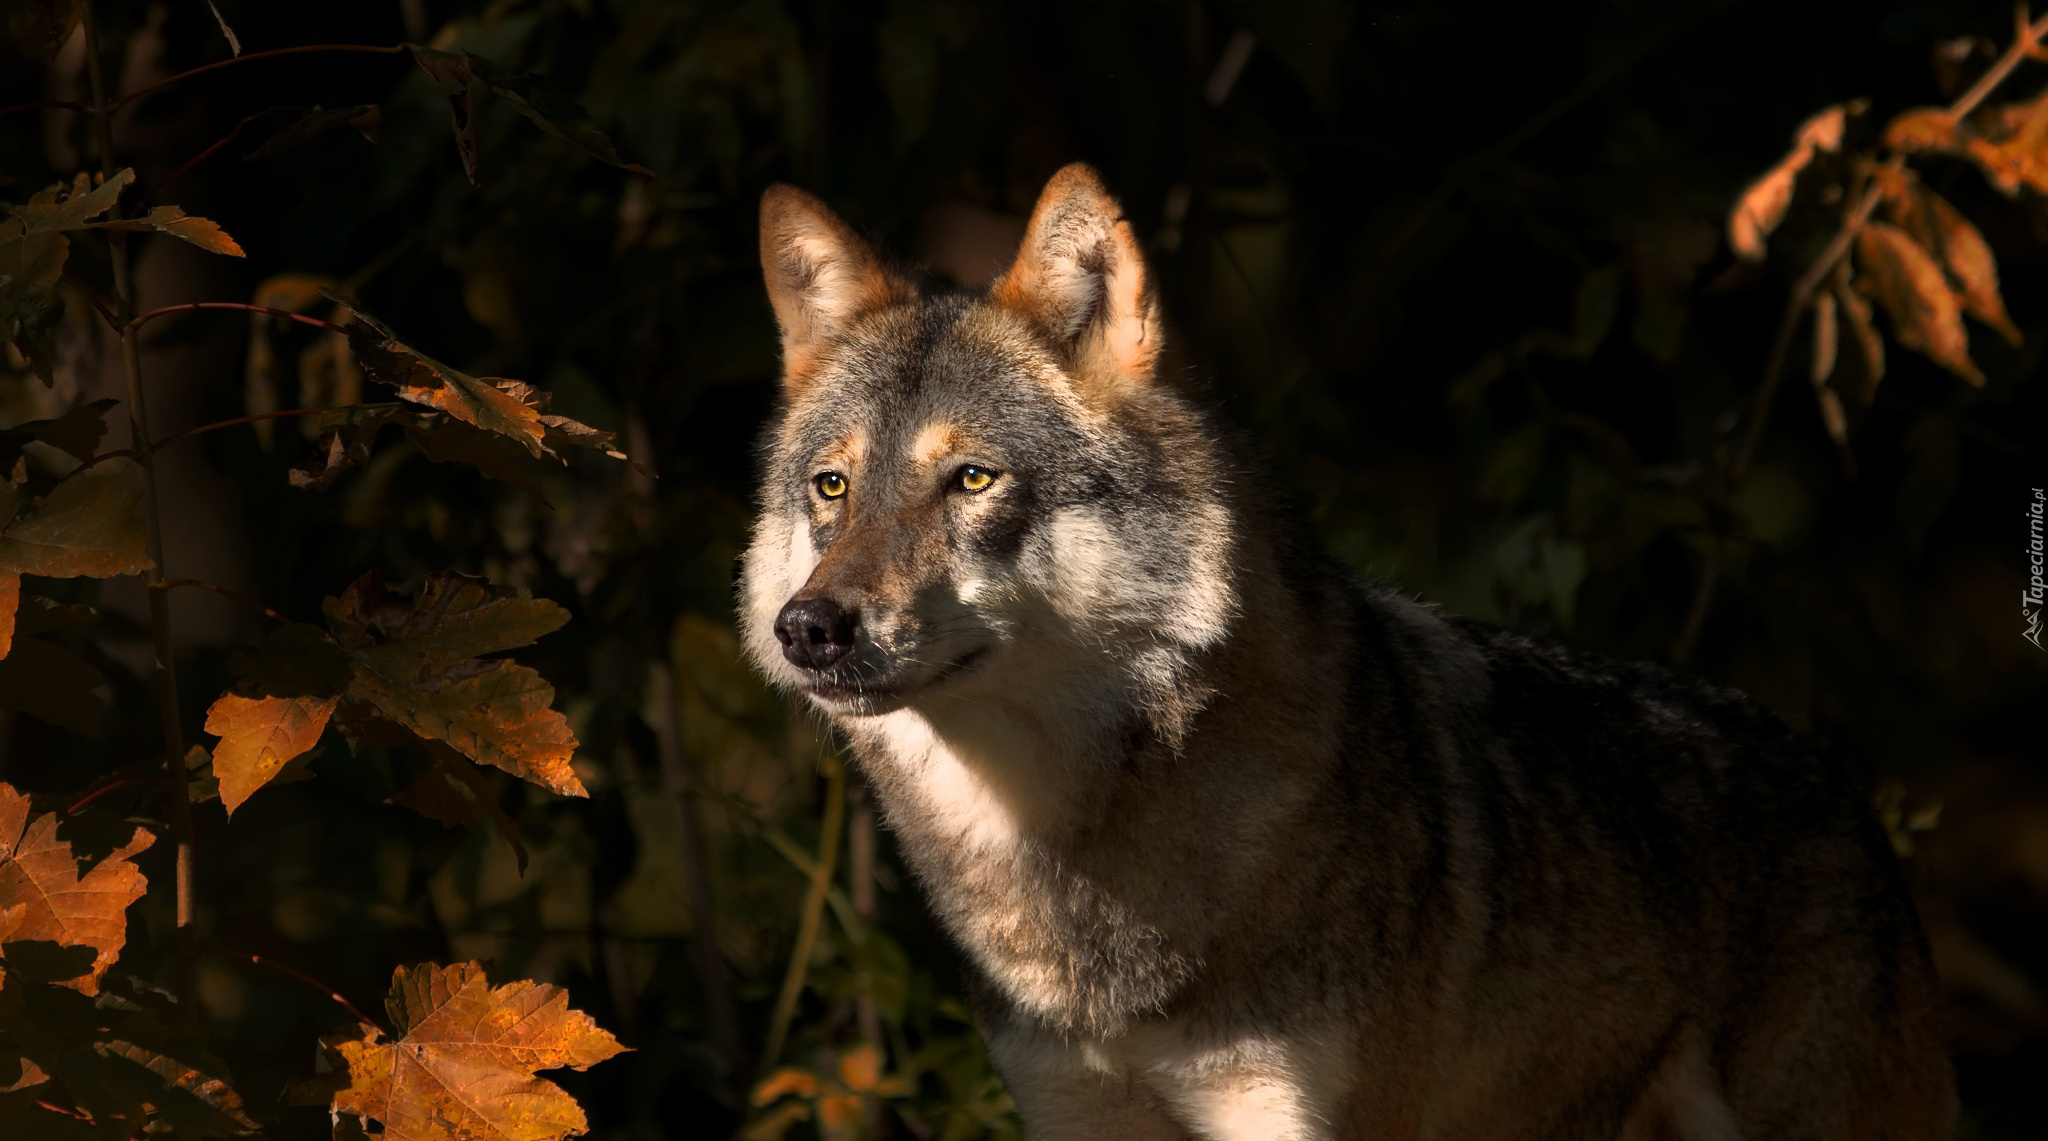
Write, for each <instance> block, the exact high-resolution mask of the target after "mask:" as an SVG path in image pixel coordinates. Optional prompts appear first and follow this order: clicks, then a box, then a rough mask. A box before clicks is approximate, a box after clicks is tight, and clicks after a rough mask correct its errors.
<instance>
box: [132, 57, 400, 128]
mask: <svg viewBox="0 0 2048 1141" xmlns="http://www.w3.org/2000/svg"><path fill="white" fill-rule="evenodd" d="M404 50H405V45H404V44H397V45H394V46H392V47H388V48H384V47H378V46H376V45H374V44H301V45H300V46H298V47H295V48H272V49H271V50H269V51H260V52H250V53H249V54H248V55H242V56H236V57H235V58H233V59H224V60H221V61H220V62H218V63H209V64H206V65H205V66H203V67H195V68H193V69H192V70H190V71H181V72H179V73H178V74H176V75H173V76H171V77H170V78H169V79H165V80H162V81H160V82H157V83H152V84H150V85H149V86H148V87H143V88H139V89H137V90H134V91H130V92H129V93H127V94H126V95H123V96H121V97H120V98H119V99H116V100H114V102H113V104H112V105H111V106H109V107H108V108H107V110H109V111H118V110H120V109H121V108H122V107H125V106H127V105H128V104H130V103H133V102H134V101H136V100H137V99H140V98H142V97H143V96H145V95H153V94H155V93H156V92H159V91H162V90H163V89H164V88H166V87H169V86H170V85H172V84H174V83H182V82H184V81H185V80H187V79H190V78H192V77H193V76H195V75H204V74H206V73H207V72H209V71H219V70H220V69H221V68H223V67H233V66H235V65H236V64H238V63H253V62H255V61H256V60H259V59H274V58H276V57H278V56H284V55H304V54H305V53H307V52H372V53H375V54H377V55H397V54H398V53H400V52H402V51H404ZM93 102H95V103H97V102H99V97H98V96H97V95H95V96H94V97H93Z"/></svg>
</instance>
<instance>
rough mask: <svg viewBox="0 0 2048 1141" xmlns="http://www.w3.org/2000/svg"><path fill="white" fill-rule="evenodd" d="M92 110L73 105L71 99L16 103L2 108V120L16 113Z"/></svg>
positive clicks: (81, 104) (80, 104)
mask: <svg viewBox="0 0 2048 1141" xmlns="http://www.w3.org/2000/svg"><path fill="white" fill-rule="evenodd" d="M91 109H92V108H90V107H87V106H86V105H85V104H83V103H73V102H72V101H70V100H69V99H38V100H36V101H35V102H34V103H16V104H15V105H14V106H12V107H0V118H4V117H6V116H8V115H12V114H14V113H15V112H16V111H90V110H91Z"/></svg>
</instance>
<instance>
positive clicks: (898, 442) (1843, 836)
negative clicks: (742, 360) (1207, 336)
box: [739, 165, 1953, 1141]
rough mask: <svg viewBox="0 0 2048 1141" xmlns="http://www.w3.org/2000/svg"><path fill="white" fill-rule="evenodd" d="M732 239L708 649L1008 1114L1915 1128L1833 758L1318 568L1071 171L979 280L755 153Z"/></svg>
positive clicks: (1495, 1135) (1184, 1124)
mask: <svg viewBox="0 0 2048 1141" xmlns="http://www.w3.org/2000/svg"><path fill="white" fill-rule="evenodd" d="M761 262H762V268H763V271H764V273H765V276H766V279H767V287H768V298H769V302H770V304H771V307H772V308H773V310H774V314H775V318H776V321H777V324H778V326H779V328H780V332H781V350H782V379H781V389H780V399H779V404H778V407H777V409H776V411H775V412H774V414H773V417H772V420H771V422H770V423H769V425H768V427H767V429H766V434H765V440H764V444H763V446H762V483H761V493H760V503H759V512H760V513H759V518H758V521H757V523H756V526H755V528H754V531H753V535H752V540H751V545H750V547H749V549H748V550H747V551H746V553H745V554H744V556H743V558H742V562H741V571H740V582H739V596H740V597H739V621H740V624H741V627H742V631H743V640H744V643H745V646H746V652H747V654H748V656H749V657H750V658H751V659H752V661H753V663H754V664H755V666H756V667H757V668H758V669H759V670H760V671H761V672H762V673H763V674H764V675H766V677H767V678H768V679H769V680H770V681H771V682H773V683H774V684H775V685H777V686H780V687H782V688H784V689H786V690H788V691H791V692H793V693H795V694H798V695H801V697H800V700H801V701H804V702H807V703H809V704H810V705H812V706H814V707H815V708H816V709H817V710H819V711H821V712H822V713H823V714H825V715H826V716H828V717H829V718H830V720H831V722H832V723H833V724H834V725H836V726H837V727H838V729H839V730H841V731H842V732H843V733H844V735H845V739H846V740H847V742H848V743H849V745H850V748H851V752H852V754H853V756H854V758H855V760H856V762H857V764H858V766H859V768H860V770H861V771H862V772H863V774H864V775H865V777H866V779H867V780H868V781H869V782H870V784H871V785H872V786H873V788H874V790H875V794H876V796H877V798H878V800H879V802H880V804H881V806H882V809H883V813H884V819H885V821H886V822H887V824H888V826H889V827H891V828H892V829H893V830H894V831H895V833H896V834H897V837H898V840H899V846H900V849H901V851H902V852H903V854H904V858H905V860H906V862H907V863H908V864H909V865H910V867H911V869H912V870H913V871H914V873H915V874H916V876H917V878H918V879H919V880H920V881H921V882H922V884H923V887H924V889H925V891H926V893H927V895H928V897H929V901H930V905H931V906H932V908H933V909H934V910H935V912H936V914H937V916H938V918H939V919H940V921H941V922H942V924H943V925H944V927H945V928H946V930H947V931H948V932H949V933H950V934H951V936H952V937H953V939H955V940H956V941H957V942H958V944H959V946H960V947H961V948H962V949H963V951H964V956H963V957H964V959H965V961H966V963H967V965H968V968H969V970H970V973H971V975H972V977H973V981H972V987H973V990H974V994H973V996H972V997H973V1002H974V1006H975V1009H976V1011H977V1018H978V1019H979V1021H980V1025H981V1030H982V1033H983V1034H984V1036H985V1038H986V1040H987V1043H988V1047H989V1051H990V1056H991V1058H992V1060H993V1062H994V1064H995V1066H996V1068H997V1069H998V1071H999V1072H1000V1074H1001V1075H1002V1077H1003V1079H1004V1081H1005V1082H1006V1083H1007V1085H1008V1087H1009V1089H1010V1091H1011V1093H1012V1094H1013V1096H1014V1097H1015V1100H1016V1103H1017V1105H1018V1107H1019V1110H1020V1112H1021V1114H1022V1116H1023V1120H1024V1123H1025V1127H1026V1129H1027V1131H1028V1132H1029V1134H1030V1135H1031V1136H1032V1137H1034V1138H1037V1139H1040V1141H1064V1139H1081V1138H1108V1139H1112V1141H1165V1139H1169V1138H1171V1139H1180V1138H1197V1137H1199V1138H1211V1139H1215V1141H1226V1139H1228V1141H1240V1139H1242V1141H1254V1139H1255V1141H1288V1139H1297V1141H1305V1139H1324V1138H1327V1139H1335V1138H1485V1139H1489V1141H1492V1139H1510V1138H1529V1139H1541V1138H1548V1139H1558V1141H1565V1139H1571V1141H1577V1139H1582V1138H1600V1139H1610V1138H1619V1139H1624V1141H1652V1139H1680V1141H1735V1139H1737V1138H1747V1139H1752V1141H1764V1139H1770V1141H1777V1139H1783V1141H1792V1139H1804V1138H1816V1139H1818V1138H1831V1139H1849V1138H1854V1139H1858V1141H1876V1139H1909V1138H1910V1139H1914V1141H1922V1139H1927V1138H1936V1137H1945V1136H1948V1135H1949V1133H1950V1131H1951V1121H1952V1117H1953V1095H1952V1092H1951V1081H1950V1076H1949V1068H1948V1061H1947V1057H1946V1053H1945V1048H1944V1045H1943V1028H1942V1019H1941V1014H1940V1000H1939V996H1938V993H1937V990H1936V983H1935V979H1934V976H1933V972H1932V970H1931V968H1930V965H1929V958H1928V951H1927V947H1926V944H1925V940H1924V938H1923V935H1922V933H1921V931H1920V928H1919V926H1918V920H1917V918H1916V915H1915V913H1914V910H1913V906H1912V903H1911V901H1910V899H1909V897H1908V895H1907V893H1906V891H1905V889H1904V887H1903V885H1902V882H1901V876H1900V873H1899V870H1898V868H1897V866H1896V862H1895V857H1894V855H1893V853H1892V851H1891V849H1890V847H1889V844H1888V840H1887V838H1886V835H1885V833H1884V832H1883V830H1882V829H1881V828H1880V827H1879V826H1878V825H1877V824H1876V823H1875V822H1874V820H1873V818H1872V814H1871V812H1870V810H1869V808H1868V801H1867V798H1866V797H1865V796H1864V795H1863V793H1862V791H1861V790H1860V789H1859V787H1858V783H1857V781H1856V779H1855V778H1854V775H1853V774H1852V773H1850V772H1848V771H1846V770H1845V769H1844V768H1842V767H1839V766H1837V765H1836V764H1833V763H1830V762H1829V761H1826V760H1824V759H1821V758H1818V757H1816V756H1815V755H1814V754H1813V753H1812V752H1811V751H1809V750H1808V749H1806V748H1804V747H1802V746H1801V744H1800V743H1799V742H1798V741H1797V740H1796V739H1795V738H1794V737H1793V736H1792V735H1791V734H1790V732H1789V731H1788V730H1787V729H1786V728H1785V727H1784V726H1783V725H1781V724H1780V723H1779V722H1778V721H1776V720H1775V719H1773V718H1772V717H1771V716H1770V715H1768V714H1767V713H1765V712H1763V711H1762V710H1761V709H1759V708H1758V707H1757V706H1755V705H1753V704H1751V703H1750V702H1749V701H1747V700H1745V699H1744V698H1743V697H1741V696H1740V695H1738V694H1735V693H1731V692H1728V691H1724V690H1716V689H1712V688H1708V687H1706V686H1704V685H1702V684H1698V683H1695V682H1691V681H1686V680H1683V679H1681V678H1678V677H1676V676H1673V675H1672V674H1669V673H1666V672H1664V671H1662V670H1660V669H1658V668H1655V667H1652V666H1647V665H1631V664H1623V663H1617V662H1611V661H1604V660H1600V659H1597V658H1594V657H1590V656H1585V655H1581V654H1578V653H1574V652H1572V651H1570V650H1567V649H1563V648H1560V647H1558V646H1555V645H1550V644H1546V643H1543V642H1539V641H1535V640H1531V639H1529V638H1525V637H1521V636H1517V635H1515V634H1512V633H1507V632H1503V631H1501V630H1498V629H1493V628H1489V627H1487V626H1484V625H1480V624H1476V623H1473V622H1467V621H1460V620H1456V619H1454V618H1451V617H1447V616H1445V615H1444V614H1442V613H1440V612H1438V611H1437V610H1435V609H1433V608H1431V607H1428V606H1425V605H1421V604H1418V603H1416V602H1414V601H1411V600H1410V599H1408V598H1406V597H1404V596H1402V595H1401V594H1399V593H1398V592H1396V591H1394V590H1392V589H1390V588H1388V587H1386V586H1383V585H1377V584H1374V583H1371V582H1362V581H1359V580H1357V579H1355V578H1354V577H1353V576H1351V575H1349V574H1347V573H1345V572H1344V571H1342V570H1341V569H1339V568H1338V567H1337V566H1336V565H1335V564H1334V563H1333V562H1332V561H1330V560H1329V559H1328V558H1326V557H1325V556H1324V555H1323V554H1321V553H1320V552H1319V551H1318V550H1317V548H1316V546H1315V544H1314V543H1313V542H1311V541H1310V539H1309V538H1308V537H1307V536H1306V533H1305V529H1304V528H1303V527H1301V526H1299V525H1298V524H1296V523H1294V522H1291V520H1292V518H1293V516H1292V515H1291V513H1290V512H1289V511H1287V510H1285V509H1284V507H1283V505H1282V504H1280V503H1279V501H1278V497H1277V496H1275V495H1274V494H1273V493H1272V492H1271V491H1269V490H1268V489H1267V486H1266V484H1265V483H1264V482H1263V481H1262V480H1261V479H1260V478H1259V477H1258V475H1257V471H1256V468H1255V467H1254V466H1253V465H1252V464H1251V462H1250V461H1249V460H1248V459H1247V458H1245V456H1246V453H1245V451H1244V449H1242V448H1239V447H1237V446H1235V445H1233V444H1231V443H1230V442H1229V441H1230V439H1231V437H1230V435H1229V433H1228V432H1226V431H1225V430H1224V429H1222V428H1221V427H1220V426H1219V423H1218V421H1217V419H1216V418H1215V417H1214V416H1213V415H1212V414H1211V413H1210V412H1209V411H1206V410H1205V409H1204V408H1202V407H1200V406H1199V405H1198V404H1197V403H1196V402H1194V401H1193V400H1192V399H1190V398H1189V397H1188V396H1186V395H1185V394H1183V393H1181V392H1179V391H1178V390H1177V389H1176V387H1175V386H1174V385H1173V384H1171V383H1168V382H1167V381H1166V380H1164V379H1163V378H1162V377H1161V375H1160V371H1161V370H1160V352H1161V348H1162V344H1163V341H1164V327H1163V324H1162V320H1161V313H1160V305H1159V301H1158V298H1157V295H1156V291H1155V288H1154V285H1153V282H1152V280H1151V278H1150V277H1149V276H1148V274H1147V270H1146V266H1145V263H1144V258H1143V257H1142V255H1141V251H1140V246H1139V243H1138V241H1137V238H1136V236H1135V234H1134V233H1133V230H1132V227H1131V224H1130V223H1129V222H1128V221H1126V220H1125V219H1124V217H1123V214H1122V210H1121V208H1120V207H1119V206H1118V204H1117V202H1116V201H1115V199H1114V198H1112V197H1111V196H1110V194H1109V193H1108V192H1107V191H1106V190H1105V189H1104V187H1103V184H1102V182H1101V180H1100V178H1099V177H1098V176H1097V175H1096V174H1095V173H1094V172H1093V171H1091V170H1090V169H1089V168H1087V167H1085V166H1078V165H1077V166H1070V167H1067V168H1066V169H1064V170H1062V171H1060V172H1059V173H1058V174H1057V175H1056V176H1055V177H1054V178H1053V179H1052V180H1051V182H1050V183H1049V184H1048V185H1047V186H1046V188H1045V190H1044V193H1043V195H1042V197H1041V198H1040V200H1039V202H1038V204H1037V206H1036V208H1035V209H1034V211H1033V213H1032V216H1031V218H1030V221H1029V223H1028V227H1027V230H1026V233H1025V237H1024V239H1023V243H1022V246H1021V248H1020V249H1019V250H1018V253H1017V255H1016V259H1015V261H1014V262H1013V263H1012V264H1011V265H1010V267H1009V268H1008V269H1007V270H1006V271H1004V272H1003V273H1002V274H1001V275H1000V276H999V277H998V278H997V279H996V280H995V281H994V282H993V284H991V285H990V286H988V287H987V288H985V289H982V290H978V291H970V292H958V291H945V290H940V289H936V288H933V287H929V286H927V285H925V284H922V283H920V282H919V281H918V280H917V279H915V278H914V277H912V276H911V275H909V274H907V273H904V272H902V271H899V270H897V269H894V268H892V267H891V265H890V264H889V263H887V262H885V261H884V260H883V259H882V257H881V256H880V255H879V254H877V253H876V251H875V250H874V249H873V248H872V247H871V246H870V245H868V244H867V243H865V242H864V241H863V240H862V239H861V238H860V237H859V236H858V235H857V234H856V233H855V232H854V231H853V230H852V229H851V228H850V227H849V226H848V225H847V224H846V223H845V222H844V221H842V220H840V219H839V218H838V217H837V216H835V215H834V214H833V213H832V212H831V211H830V210H829V209H828V208H826V207H825V206H824V205H823V204H822V203H821V202H819V201H818V200H817V199H816V198H814V197H812V196H811V195H809V194H806V193H804V192H803V191H800V190H797V189H794V188H791V187H787V186H777V187H775V188H773V189H771V190H769V191H768V192H767V193H766V195H765V196H764V197H763V199H762V201H761Z"/></svg>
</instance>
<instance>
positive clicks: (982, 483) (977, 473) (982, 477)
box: [953, 464, 996, 491]
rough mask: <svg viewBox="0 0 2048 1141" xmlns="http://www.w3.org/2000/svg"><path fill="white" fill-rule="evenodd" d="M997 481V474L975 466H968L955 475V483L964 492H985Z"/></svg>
mask: <svg viewBox="0 0 2048 1141" xmlns="http://www.w3.org/2000/svg"><path fill="white" fill-rule="evenodd" d="M995 481H996V473H994V472H992V471H990V470H988V469H987V468H985V467H975V466H974V465H973V464H968V465H967V466H966V467H964V468H961V469H960V470H959V471H957V472H954V473H953V482H954V483H955V484H956V485H958V486H959V488H960V490H962V491H984V490H986V489H987V488H988V485H989V484H991V483H994V482H995Z"/></svg>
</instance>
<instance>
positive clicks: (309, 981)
mask: <svg viewBox="0 0 2048 1141" xmlns="http://www.w3.org/2000/svg"><path fill="white" fill-rule="evenodd" d="M199 953H200V954H202V955H212V956H213V957H214V958H217V959H235V960H238V961H240V962H244V963H251V964H254V965H255V966H259V967H269V968H270V969H271V970H273V971H276V972H277V973H279V974H281V975H288V976H290V977H291V978H295V979H297V980H299V981H300V982H302V983H305V984H306V985H307V986H309V987H312V988H313V989H314V990H317V991H319V992H320V993H321V994H323V995H326V996H327V998H328V1000H329V1001H331V1002H333V1003H334V1004H335V1005H336V1006H339V1007H340V1008H342V1009H343V1010H346V1011H348V1012H349V1014H350V1015H351V1016H353V1017H354V1018H355V1020H356V1021H357V1022H360V1023H362V1024H363V1025H364V1026H367V1027H369V1028H371V1029H372V1030H375V1031H376V1032H377V1033H379V1034H382V1035H383V1036H384V1037H386V1038H389V1037H392V1034H391V1031H390V1029H388V1028H387V1027H386V1026H385V1025H384V1024H383V1023H381V1022H379V1021H377V1020H376V1019H374V1018H372V1017H370V1016H369V1015H367V1014H364V1013H363V1012H362V1009H361V1008H360V1007H358V1006H357V1005H356V1004H355V1003H353V1002H350V1001H349V1000H348V998H347V997H346V996H344V995H343V994H342V993H341V992H340V991H338V990H335V989H334V988H333V987H331V986H328V985H327V984H326V983H324V982H321V981H320V980H319V979H316V978H314V977H313V976H312V975H309V974H307V973H306V972H304V971H302V970H300V969H298V968H297V967H294V966H291V965H290V964H288V963H280V962H278V961H277V960H276V959H266V958H264V957H263V956H262V955H252V954H249V953H248V952H246V951H223V950H220V949H219V948H216V947H202V948H200V950H199Z"/></svg>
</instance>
